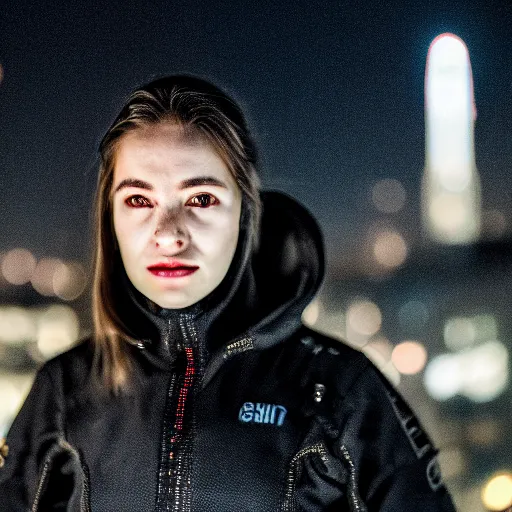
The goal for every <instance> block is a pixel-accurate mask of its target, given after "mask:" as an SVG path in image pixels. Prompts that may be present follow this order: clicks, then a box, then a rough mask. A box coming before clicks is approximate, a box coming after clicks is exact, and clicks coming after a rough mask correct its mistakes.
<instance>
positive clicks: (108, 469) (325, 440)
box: [0, 76, 453, 512]
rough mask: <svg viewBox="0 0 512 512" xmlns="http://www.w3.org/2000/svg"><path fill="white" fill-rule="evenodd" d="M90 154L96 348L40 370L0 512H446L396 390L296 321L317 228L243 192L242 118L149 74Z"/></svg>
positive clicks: (11, 456) (247, 171) (217, 97)
mask: <svg viewBox="0 0 512 512" xmlns="http://www.w3.org/2000/svg"><path fill="white" fill-rule="evenodd" d="M100 153H101V167H100V173H99V181H98V192H97V198H96V202H95V208H96V241H97V245H96V253H95V275H94V283H93V314H94V326H95V330H94V336H93V337H92V339H91V340H87V341H85V342H83V343H81V344H80V345H79V346H77V347H76V348H74V349H72V350H71V351H69V352H67V353H64V354H62V355H60V356H58V357H57V358H55V359H53V360H51V361H49V362H48V363H46V364H45V365H44V366H43V368H42V369H41V370H40V371H39V372H38V375H37V378H36V380H35V383H34V386H33V388H32V391H31V392H30V394H29V396H28V398H27V400H26V402H25V404H24V406H23V408H22V409H21V412H20V413H19V415H18V417H17V418H16V420H15V421H14V423H13V425H12V428H11V430H10V432H9V435H8V437H7V445H8V446H9V452H8V455H7V456H6V457H3V458H2V461H3V462H4V464H3V467H2V468H1V469H0V508H1V510H2V511H7V510H9V511H10V510H13V511H21V510H28V509H31V510H33V511H49V510H68V511H75V510H76V511H87V510H92V511H95V512H96V511H98V512H106V511H123V512H131V511H133V512H142V511H153V510H156V511H201V512H207V511H215V512H222V511H226V512H227V511H230V512H233V511H242V510H243V511H269V512H270V511H273V512H277V511H284V512H286V511H327V510H332V511H334V510H336V511H340V512H341V511H345V510H346V511H357V512H362V511H367V512H371V511H387V512H390V511H405V510H415V511H417V512H420V511H432V512H434V511H453V506H452V504H451V500H450V497H449V495H448V493H447V491H446V489H445V487H444V486H443V483H442V480H441V476H440V473H439V467H438V464H437V462H436V451H435V449H434V448H433V446H432V443H431V442H430V440H429V438H428V437H427V436H426V435H425V433H424V432H423V431H422V430H421V427H420V425H419V424H418V422H417V420H416V419H415V417H414V415H413V414H412V413H411V411H410V410H409V408H408V407H407V406H406V404H405V403H404V401H403V400H402V398H401V397H400V396H399V395H398V393H397V392H396V391H395V390H394V389H393V388H392V387H391V386H389V385H388V384H387V382H386V380H385V379H384V378H383V377H382V376H381V375H380V373H379V372H378V371H377V370H376V369H375V368H374V366H373V365H372V364H371V363H370V362H369V361H368V360H367V359H366V357H365V356H364V355H363V354H361V353H359V352H356V351H354V350H352V349H350V348H349V347H347V346H345V345H343V344H342V343H340V342H338V341H335V340H332V339H330V338H328V337H325V336H322V335H320V334H318V333H316V332H314V331H312V330H310V329H308V328H306V327H305V326H303V325H302V324H301V314H302V311H303V309H304V308H305V307H306V305H307V304H308V303H309V302H310V301H311V299H312V298H313V296H314V295H315V293H316V292H317V290H318V287H319V285H320V282H321V280H322V277H323V272H324V255H323V248H322V238H321V234H320V230H319V228H318V226H317V224H316V223H315V221H314V220H313V219H312V217H311V216H310V215H309V214H308V212H306V211H305V209H304V208H303V207H301V206H300V205H299V204H297V203H296V202H295V201H294V200H292V199H291V198H289V197H287V196H285V195H283V194H279V193H260V192H259V187H258V177H257V173H256V152H255V148H254V143H253V141H252V139H251V137H250V135H249V132H248V129H247V126H246V122H245V120H244V117H243V114H242V112H241V110H240V108H239V107H238V106H237V105H236V104H235V103H234V102H233V101H232V100H231V99H230V98H229V97H228V96H226V95H225V94H224V93H223V92H222V91H220V90H219V89H218V88H216V87H215V86H213V85H211V84H209V83H207V82H205V81H203V80H200V79H197V78H193V77H188V76H171V77H167V78H163V79H160V80H156V81H154V82H152V83H150V84H148V85H146V86H144V87H142V88H140V89H138V90H136V91H135V92H134V93H133V94H132V95H131V96H130V98H129V99H128V101H127V103H126V105H125V106H124V107H123V109H122V110H121V113H120V114H119V116H118V117H117V119H116V120H115V121H114V123H113V125H112V126H111V127H110V129H109V130H108V132H107V134H106V135H105V137H104V138H103V140H102V142H101V147H100ZM6 452H7V449H6V447H4V450H3V453H4V455H5V453H6ZM4 459H5V460H4Z"/></svg>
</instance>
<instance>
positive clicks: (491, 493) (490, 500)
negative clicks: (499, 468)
mask: <svg viewBox="0 0 512 512" xmlns="http://www.w3.org/2000/svg"><path fill="white" fill-rule="evenodd" d="M482 502H483V504H484V505H485V507H486V508H487V509H488V510H492V511H500V512H501V511H504V510H505V509H507V508H508V507H510V506H512V474H510V473H500V474H497V475H494V476H493V477H492V478H491V479H490V480H489V481H488V482H487V483H486V484H485V486H484V488H483V489H482Z"/></svg>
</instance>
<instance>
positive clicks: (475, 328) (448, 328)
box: [443, 315, 498, 351]
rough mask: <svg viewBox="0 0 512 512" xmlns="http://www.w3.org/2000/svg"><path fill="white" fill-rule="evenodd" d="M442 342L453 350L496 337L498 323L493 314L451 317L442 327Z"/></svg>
mask: <svg viewBox="0 0 512 512" xmlns="http://www.w3.org/2000/svg"><path fill="white" fill-rule="evenodd" d="M443 335H444V342H445V344H446V346H447V347H448V348H449V349H451V350H454V351H459V350H463V349H465V348H468V347H471V346H473V345H476V344H478V343H482V342H487V341H492V340H495V339H497V337H498V323H497V320H496V317H495V316H494V315H475V316H473V317H453V318H450V319H448V321H447V322H446V324H445V326H444V329H443Z"/></svg>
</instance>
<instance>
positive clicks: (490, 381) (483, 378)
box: [424, 341, 509, 402]
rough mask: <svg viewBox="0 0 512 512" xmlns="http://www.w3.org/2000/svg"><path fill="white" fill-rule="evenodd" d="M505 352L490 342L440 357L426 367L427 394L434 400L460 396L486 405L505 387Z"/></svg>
mask: <svg viewBox="0 0 512 512" xmlns="http://www.w3.org/2000/svg"><path fill="white" fill-rule="evenodd" d="M508 373H509V370H508V351H507V348H506V347H505V345H503V344H502V343H500V342H499V341H489V342H487V343H484V344H482V345H478V346H476V347H473V348H471V349H468V350H466V351H464V352H460V353H457V354H441V355H438V356H436V357H434V358H433V359H432V360H431V361H430V363H429V364H428V365H427V368H426V371H425V377H424V383H425V387H426V389H427V391H428V393H429V394H430V395H431V396H432V397H433V398H435V399H436V400H447V399H448V398H451V397H453V396H455V395H456V394H460V395H463V396H466V397H467V398H469V399H470V400H472V401H474V402H489V401H491V400H494V399H495V398H496V397H497V396H499V395H500V394H501V393H502V392H503V391H504V390H505V388H506V386H507V383H508Z"/></svg>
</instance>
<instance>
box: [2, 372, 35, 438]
mask: <svg viewBox="0 0 512 512" xmlns="http://www.w3.org/2000/svg"><path fill="white" fill-rule="evenodd" d="M33 380H34V376H33V375H32V374H30V375H26V374H9V373H7V374H0V404H2V407H0V437H5V436H6V435H7V430H8V428H9V426H10V424H11V421H12V419H13V417H14V416H15V415H16V414H17V412H18V410H19V409H20V407H21V405H22V403H23V401H24V400H25V397H26V396H27V394H28V392H29V390H30V387H31V386H32V382H33Z"/></svg>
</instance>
